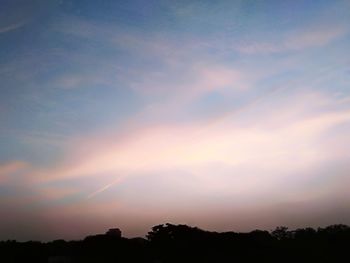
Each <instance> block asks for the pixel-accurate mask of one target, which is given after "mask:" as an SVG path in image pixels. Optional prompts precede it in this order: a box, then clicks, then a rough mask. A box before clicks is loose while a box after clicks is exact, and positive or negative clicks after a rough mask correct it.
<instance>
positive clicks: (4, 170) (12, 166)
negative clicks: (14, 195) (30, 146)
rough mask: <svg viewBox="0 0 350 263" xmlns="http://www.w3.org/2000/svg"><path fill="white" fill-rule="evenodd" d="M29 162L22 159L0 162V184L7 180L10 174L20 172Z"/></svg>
mask: <svg viewBox="0 0 350 263" xmlns="http://www.w3.org/2000/svg"><path fill="white" fill-rule="evenodd" d="M28 166H29V164H28V163H25V162H22V161H11V162H7V163H3V164H0V184H1V183H5V182H7V181H8V180H9V179H10V178H11V176H12V175H14V174H17V173H19V172H22V171H23V170H25V169H26V168H28Z"/></svg>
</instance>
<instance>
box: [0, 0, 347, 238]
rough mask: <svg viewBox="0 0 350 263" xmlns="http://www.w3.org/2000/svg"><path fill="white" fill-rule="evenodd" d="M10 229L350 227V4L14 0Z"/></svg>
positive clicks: (8, 18)
mask: <svg viewBox="0 0 350 263" xmlns="http://www.w3.org/2000/svg"><path fill="white" fill-rule="evenodd" d="M0 81H1V82H0V211H1V217H0V240H6V239H18V240H29V239H37V240H51V239H58V238H65V239H78V238H82V237H84V236H86V235H89V234H94V233H103V232H105V231H106V230H107V229H108V228H111V227H119V228H121V229H122V231H123V235H125V236H130V237H131V236H143V235H145V234H146V233H147V231H149V229H150V228H151V227H152V226H154V225H156V224H160V223H166V222H171V223H176V224H178V223H183V224H189V225H193V226H198V227H201V228H205V229H208V230H216V231H227V230H234V231H250V230H253V229H256V228H259V229H266V230H271V229H273V228H275V227H276V226H278V225H286V226H288V227H290V228H297V227H305V226H314V227H317V226H325V225H329V224H336V223H343V224H350V191H349V187H350V1H346V0H345V1H335V0H328V1H323V0H319V1H311V0H310V1H306V0H305V1H299V0H290V1H288V0H286V1H280V0H276V1H253V0H237V1H234V0H230V1H229V0H228V1H210V0H208V1H204V0H203V1H189V0H184V1H170V0H169V1H162V0H158V1H153V0H143V1H142V0H137V1H134V0H133V1H117V0H115V1H107V0H103V1H95V0H84V1H83V0H81V1H79V0H76V1H74V0H71V1H70V0H61V1H58V0H57V1H56V0H50V1H45V0H0Z"/></svg>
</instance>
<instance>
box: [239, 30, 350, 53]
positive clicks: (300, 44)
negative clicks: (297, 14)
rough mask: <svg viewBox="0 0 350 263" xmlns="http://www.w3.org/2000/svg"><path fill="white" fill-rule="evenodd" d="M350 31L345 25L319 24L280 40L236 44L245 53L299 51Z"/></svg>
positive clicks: (328, 41)
mask: <svg viewBox="0 0 350 263" xmlns="http://www.w3.org/2000/svg"><path fill="white" fill-rule="evenodd" d="M347 33H348V31H347V30H346V28H345V27H343V26H329V25H327V26H317V27H311V28H308V29H303V30H298V31H295V32H290V33H288V34H285V36H284V37H282V38H281V39H280V40H279V41H270V42H264V41H263V40H262V41H261V40H259V41H255V42H254V43H246V44H241V45H237V46H235V49H236V50H237V51H239V52H241V53H244V54H269V53H280V52H288V51H298V50H303V49H307V48H312V47H322V46H325V45H327V44H329V43H331V42H333V41H335V40H336V39H339V38H341V37H342V36H344V35H345V34H347Z"/></svg>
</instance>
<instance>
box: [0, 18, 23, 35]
mask: <svg viewBox="0 0 350 263" xmlns="http://www.w3.org/2000/svg"><path fill="white" fill-rule="evenodd" d="M26 23H27V21H20V22H17V23H14V24H11V25H7V26H2V27H0V34H1V33H7V32H10V31H13V30H16V29H19V28H21V27H23V26H24V25H25V24H26Z"/></svg>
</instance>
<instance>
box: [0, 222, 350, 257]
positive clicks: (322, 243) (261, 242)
mask: <svg viewBox="0 0 350 263" xmlns="http://www.w3.org/2000/svg"><path fill="white" fill-rule="evenodd" d="M118 230H119V229H118ZM118 230H117V229H113V230H110V231H108V232H106V234H100V235H93V236H88V237H86V238H85V239H84V240H81V241H68V242H67V241H64V240H55V241H52V242H48V243H42V242H34V241H29V242H17V241H10V240H9V241H1V242H0V262H39V263H40V262H49V263H68V262H69V263H75V262H91V263H92V262H102V263H103V262H130V263H133V262H138V263H142V262H153V263H156V262H158V263H160V262H192V263H193V262H347V261H349V255H348V251H349V245H350V228H349V227H348V226H346V225H331V226H328V227H325V228H318V229H317V230H315V229H313V228H301V229H296V230H293V231H290V230H288V228H286V227H277V228H276V229H275V230H273V231H271V233H270V232H268V231H262V230H254V231H251V232H249V233H236V232H223V233H218V232H209V231H205V230H202V229H199V228H197V227H190V226H187V225H173V224H162V225H157V226H154V227H153V228H152V229H151V231H150V232H149V233H148V234H147V236H146V237H147V238H146V239H145V238H131V239H128V238H123V237H121V236H120V235H119V232H118Z"/></svg>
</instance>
